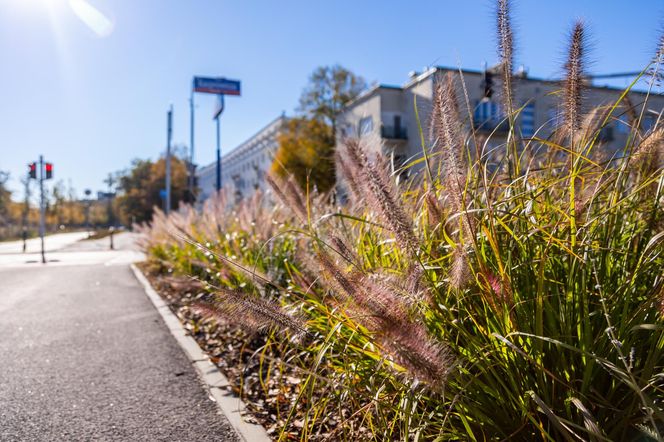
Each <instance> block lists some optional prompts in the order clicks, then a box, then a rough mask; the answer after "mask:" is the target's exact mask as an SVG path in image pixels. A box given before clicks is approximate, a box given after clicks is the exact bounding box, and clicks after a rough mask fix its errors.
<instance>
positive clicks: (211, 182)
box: [196, 115, 288, 202]
mask: <svg viewBox="0 0 664 442" xmlns="http://www.w3.org/2000/svg"><path fill="white" fill-rule="evenodd" d="M287 121H288V118H287V117H286V116H285V115H281V116H279V117H277V118H276V119H274V120H273V121H271V122H270V123H269V124H268V125H267V126H265V127H263V128H262V129H261V130H259V131H258V132H257V133H256V134H255V135H253V136H252V137H251V138H249V139H248V140H246V141H245V142H243V143H242V144H240V145H239V146H237V147H235V148H234V149H233V150H231V151H230V152H228V153H227V154H225V155H223V156H222V157H221V186H222V189H223V190H225V191H226V192H227V194H228V195H229V196H230V197H231V198H233V199H234V200H236V201H238V200H240V199H242V198H246V197H248V196H250V195H251V194H253V193H254V192H255V191H256V189H261V190H266V189H267V184H266V182H265V175H266V174H267V173H268V171H269V169H270V167H271V166H272V160H273V158H274V154H275V153H276V151H277V148H278V146H279V141H278V137H279V134H280V133H281V131H282V130H283V128H284V126H285V124H286V122H287ZM196 176H197V177H198V187H199V195H198V201H199V202H203V201H205V200H206V199H208V198H209V197H210V196H212V195H214V194H215V192H216V183H217V163H216V162H213V163H211V164H208V165H207V166H205V167H203V168H200V169H199V170H198V171H197V172H196Z"/></svg>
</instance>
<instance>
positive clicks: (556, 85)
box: [336, 67, 664, 167]
mask: <svg viewBox="0 0 664 442" xmlns="http://www.w3.org/2000/svg"><path fill="white" fill-rule="evenodd" d="M448 72H452V74H453V75H454V78H455V84H456V85H457V88H458V91H457V95H458V101H459V103H460V114H461V116H462V118H463V117H464V116H465V118H464V119H465V120H466V124H467V127H469V126H470V124H471V121H472V124H473V125H474V127H475V129H477V133H480V134H481V133H484V134H486V135H487V137H488V135H491V136H490V137H488V144H489V146H488V147H489V148H491V147H496V146H498V145H500V144H503V143H504V140H505V135H506V133H507V129H508V125H506V124H505V115H504V113H503V112H502V109H501V107H502V106H501V105H500V90H501V84H500V77H499V75H497V74H496V73H492V72H491V70H489V71H488V79H489V81H486V80H487V75H486V72H485V71H473V70H462V71H459V69H453V68H446V67H436V68H431V69H429V70H427V71H426V72H423V73H416V72H413V73H411V75H410V78H409V80H408V81H407V82H406V83H405V84H404V85H403V86H386V85H378V86H375V87H374V88H372V89H370V90H368V91H366V92H364V93H363V94H361V95H360V96H358V97H357V98H356V99H355V100H353V101H352V102H351V103H349V104H348V105H347V106H346V107H345V108H344V110H343V112H342V113H341V114H340V115H339V117H338V118H337V134H336V137H337V146H339V145H340V143H341V141H342V140H343V138H344V137H349V136H351V137H353V136H360V137H365V136H373V137H378V138H379V139H380V140H381V143H375V144H378V146H377V147H378V148H379V149H381V150H382V153H383V154H387V155H390V156H391V158H392V159H393V162H394V164H395V166H399V167H400V166H401V165H403V164H405V163H407V162H409V161H410V160H412V159H415V158H417V157H420V156H421V155H422V141H421V137H420V131H422V134H423V135H424V137H425V139H426V138H427V135H428V127H429V121H430V115H431V108H432V102H433V94H434V88H435V84H436V82H437V81H439V80H443V78H444V76H445V75H447V73H448ZM461 77H462V78H461ZM462 84H463V85H464V87H465V91H466V92H467V100H466V95H465V94H464V91H463V89H462V86H461V85H462ZM560 90H561V84H560V82H556V81H548V80H541V79H536V78H529V77H528V76H527V74H526V73H525V72H520V73H519V74H517V75H516V76H515V80H514V107H515V109H519V108H521V110H520V112H519V116H518V121H517V124H518V126H519V127H520V130H521V132H522V135H523V136H524V137H526V138H527V137H531V136H534V135H537V137H539V138H546V137H548V136H549V135H550V134H551V133H550V131H551V128H552V127H555V126H556V124H555V123H557V122H559V121H560V116H561V115H562V113H561V109H560V101H561V98H560V93H559V92H560ZM622 92H623V91H622V90H620V89H616V88H610V87H597V86H592V85H589V87H588V88H587V90H586V92H585V96H584V101H585V103H586V105H587V107H588V109H590V108H591V107H595V106H598V105H610V104H613V103H615V102H616V101H617V100H618V99H619V97H620V96H621V94H622ZM487 95H488V96H487ZM645 98H646V94H644V93H641V92H631V93H630V94H628V96H627V99H626V100H624V101H623V102H626V103H628V104H629V105H630V106H631V107H632V109H633V113H635V114H637V115H638V114H640V112H641V109H642V108H643V103H644V101H645ZM466 103H468V104H469V106H467V105H466ZM469 107H470V109H469ZM663 109H664V96H662V95H658V94H655V95H650V97H649V98H648V102H647V109H646V111H645V112H644V114H643V115H644V117H643V120H642V126H643V127H644V128H645V129H648V128H650V127H652V126H653V125H654V124H655V121H656V120H657V118H658V116H659V114H660V113H661V112H662V110H663ZM416 111H417V113H416ZM471 115H472V119H471V118H470V116H471ZM614 115H615V116H617V118H615V119H614V120H612V121H610V122H609V124H608V125H607V126H606V128H605V129H603V130H602V132H601V134H600V138H601V140H602V142H603V143H604V147H605V148H606V149H608V150H609V151H612V152H615V151H617V150H618V149H620V147H621V146H624V145H625V141H626V140H627V137H628V136H629V131H630V128H629V125H628V124H627V122H628V118H629V115H628V112H627V109H625V106H623V108H622V109H620V108H619V109H617V111H616V112H614ZM551 123H554V124H551Z"/></svg>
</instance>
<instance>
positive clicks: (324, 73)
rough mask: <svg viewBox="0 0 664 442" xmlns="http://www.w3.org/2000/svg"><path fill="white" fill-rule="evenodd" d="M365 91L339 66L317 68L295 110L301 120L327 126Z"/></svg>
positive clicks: (360, 82)
mask: <svg viewBox="0 0 664 442" xmlns="http://www.w3.org/2000/svg"><path fill="white" fill-rule="evenodd" d="M366 87H367V84H366V82H365V81H364V79H363V78H362V77H360V76H358V75H355V74H354V73H352V72H351V71H349V70H348V69H346V68H344V67H343V66H340V65H338V64H337V65H334V66H320V67H318V68H317V69H316V70H315V71H314V72H313V73H312V74H311V75H310V76H309V84H308V85H307V86H306V87H305V89H304V90H303V91H302V95H301V96H300V106H299V108H298V110H299V111H300V112H302V113H304V115H305V116H307V117H310V118H315V119H318V120H321V121H323V122H324V123H326V124H328V125H330V126H331V127H332V129H333V131H332V133H335V131H334V129H335V124H334V120H335V118H336V117H337V114H338V113H339V112H340V111H341V109H343V107H344V106H345V105H346V104H347V103H348V102H350V101H351V100H352V99H354V98H355V97H357V96H358V95H359V94H360V92H362V91H363V90H364V89H365V88H366Z"/></svg>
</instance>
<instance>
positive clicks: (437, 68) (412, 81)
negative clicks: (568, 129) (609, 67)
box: [403, 66, 663, 95]
mask: <svg viewBox="0 0 664 442" xmlns="http://www.w3.org/2000/svg"><path fill="white" fill-rule="evenodd" d="M438 71H446V72H449V71H452V72H461V73H462V74H471V75H482V74H483V73H484V71H482V70H479V69H466V68H458V67H456V68H454V67H450V66H433V67H431V68H429V69H427V70H426V71H424V72H422V73H421V74H419V75H417V76H416V77H415V78H412V79H410V80H408V81H407V82H406V83H404V85H403V89H407V88H409V87H411V86H413V85H414V84H416V83H419V82H421V81H423V80H425V79H427V78H428V77H430V76H431V75H433V74H434V73H436V72H438ZM525 80H530V81H538V82H540V83H549V84H560V83H561V82H562V81H563V80H562V79H553V80H551V79H545V78H540V77H531V76H527V77H526V78H525ZM588 88H589V89H601V90H608V91H615V92H624V91H625V89H626V88H621V87H616V86H608V85H606V86H600V85H595V84H592V83H591V84H590V85H589V86H588ZM630 94H636V95H663V94H662V93H658V92H653V91H651V92H650V93H648V92H647V91H641V90H638V89H631V90H630Z"/></svg>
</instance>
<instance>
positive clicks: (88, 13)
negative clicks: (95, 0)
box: [69, 0, 114, 37]
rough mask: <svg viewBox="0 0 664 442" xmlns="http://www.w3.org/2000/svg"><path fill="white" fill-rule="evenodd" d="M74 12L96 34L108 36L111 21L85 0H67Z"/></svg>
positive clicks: (111, 29) (111, 30) (110, 31)
mask: <svg viewBox="0 0 664 442" xmlns="http://www.w3.org/2000/svg"><path fill="white" fill-rule="evenodd" d="M69 6H70V7H71V9H72V11H74V14H76V16H77V17H78V18H79V19H80V20H81V21H82V22H83V23H85V24H86V25H87V26H88V27H89V28H90V29H91V30H92V32H94V33H95V34H97V36H99V37H108V36H109V35H111V33H112V32H113V27H114V26H113V22H112V21H111V20H110V19H109V18H108V17H106V16H105V15H104V14H103V13H101V12H100V11H99V10H98V9H97V8H95V7H94V6H92V5H91V4H90V3H88V2H87V1H85V0H69Z"/></svg>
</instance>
